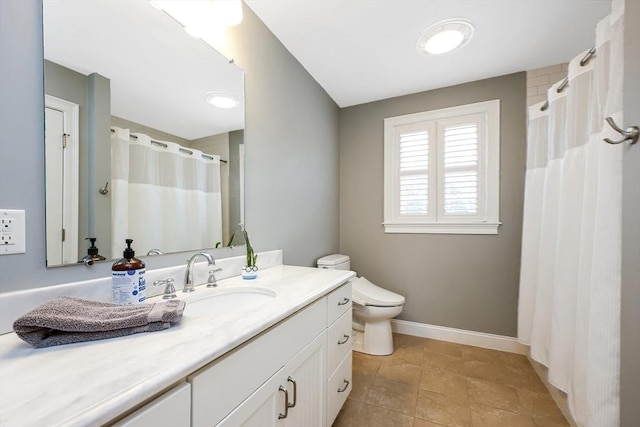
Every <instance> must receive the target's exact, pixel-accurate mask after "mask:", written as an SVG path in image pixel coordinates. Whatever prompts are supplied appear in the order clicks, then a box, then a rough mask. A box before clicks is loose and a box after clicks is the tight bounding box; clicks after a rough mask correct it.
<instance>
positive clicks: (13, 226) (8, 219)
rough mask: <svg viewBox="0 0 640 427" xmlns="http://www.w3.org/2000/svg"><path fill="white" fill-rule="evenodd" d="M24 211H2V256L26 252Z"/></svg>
mask: <svg viewBox="0 0 640 427" xmlns="http://www.w3.org/2000/svg"><path fill="white" fill-rule="evenodd" d="M25 248H26V233H25V221H24V211H23V210H15V209H0V255H10V254H23V253H25V252H26V250H25Z"/></svg>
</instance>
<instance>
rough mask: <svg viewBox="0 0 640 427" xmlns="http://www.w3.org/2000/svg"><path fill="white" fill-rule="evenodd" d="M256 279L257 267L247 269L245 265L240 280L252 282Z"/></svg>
mask: <svg viewBox="0 0 640 427" xmlns="http://www.w3.org/2000/svg"><path fill="white" fill-rule="evenodd" d="M256 277H258V266H257V265H254V266H251V267H247V266H246V265H245V266H244V267H242V278H243V279H244V280H253V279H255V278H256Z"/></svg>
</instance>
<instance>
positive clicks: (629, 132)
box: [604, 117, 640, 145]
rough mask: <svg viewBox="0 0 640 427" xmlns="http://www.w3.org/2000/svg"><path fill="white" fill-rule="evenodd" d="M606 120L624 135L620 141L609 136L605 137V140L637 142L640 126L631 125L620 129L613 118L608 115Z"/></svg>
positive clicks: (616, 142) (613, 142)
mask: <svg viewBox="0 0 640 427" xmlns="http://www.w3.org/2000/svg"><path fill="white" fill-rule="evenodd" d="M605 120H606V121H607V123H609V126H611V127H612V128H613V129H614V130H615V131H616V132H618V133H620V135H622V139H621V140H620V141H613V140H611V139H609V138H604V141H605V142H608V143H609V144H620V143H622V142H626V143H627V144H629V145H631V144H635V143H636V141H638V134H639V133H640V131H639V130H638V126H629V127H628V128H626V129H620V128H619V127H618V125H617V124H616V122H614V121H613V118H611V117H607V118H606V119H605Z"/></svg>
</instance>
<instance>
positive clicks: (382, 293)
mask: <svg viewBox="0 0 640 427" xmlns="http://www.w3.org/2000/svg"><path fill="white" fill-rule="evenodd" d="M351 286H352V293H353V302H355V303H356V304H360V305H368V306H374V307H396V306H399V305H402V304H404V297H403V296H402V295H398V294H396V293H395V292H391V291H388V290H386V289H383V288H381V287H379V286H376V285H374V284H373V283H371V282H370V281H368V280H367V279H365V278H364V277H359V278H357V279H354V280H353V281H352V282H351Z"/></svg>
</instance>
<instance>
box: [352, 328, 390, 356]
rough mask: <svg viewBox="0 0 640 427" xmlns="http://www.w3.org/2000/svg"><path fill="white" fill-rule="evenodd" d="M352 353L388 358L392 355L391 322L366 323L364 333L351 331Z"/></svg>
mask: <svg viewBox="0 0 640 427" xmlns="http://www.w3.org/2000/svg"><path fill="white" fill-rule="evenodd" d="M351 337H352V339H353V344H352V345H353V351H357V352H358V353H365V354H371V355H373V356H388V355H390V354H392V353H393V335H392V334H391V321H390V320H385V321H381V322H367V323H365V325H364V332H361V331H358V330H356V329H353V330H352V331H351Z"/></svg>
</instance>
